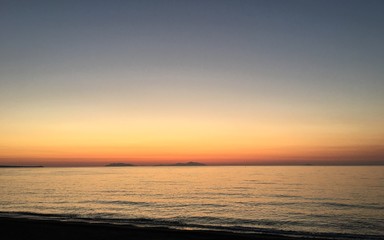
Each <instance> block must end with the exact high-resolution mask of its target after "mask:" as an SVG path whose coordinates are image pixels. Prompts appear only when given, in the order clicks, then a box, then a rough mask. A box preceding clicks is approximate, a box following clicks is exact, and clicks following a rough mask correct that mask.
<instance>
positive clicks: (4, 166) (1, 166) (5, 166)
mask: <svg viewBox="0 0 384 240" xmlns="http://www.w3.org/2000/svg"><path fill="white" fill-rule="evenodd" d="M42 167H44V166H10V165H0V168H42Z"/></svg>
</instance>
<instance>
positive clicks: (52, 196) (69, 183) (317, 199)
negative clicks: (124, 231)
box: [0, 166, 384, 238]
mask: <svg viewBox="0 0 384 240" xmlns="http://www.w3.org/2000/svg"><path fill="white" fill-rule="evenodd" d="M0 211H1V212H3V214H5V213H8V214H9V212H13V214H19V215H20V214H24V215H26V214H27V215H28V214H29V215H30V214H34V215H33V216H35V217H38V216H46V217H47V216H51V217H53V216H55V217H60V218H67V219H68V218H69V219H73V218H75V219H79V218H82V219H87V220H104V221H109V222H116V223H121V222H124V223H125V222H127V223H133V224H138V225H165V226H169V227H176V228H207V229H223V230H231V231H248V232H249V231H250V232H252V231H255V232H276V233H283V234H287V233H295V234H299V233H306V234H308V233H316V234H336V235H337V234H339V235H345V236H350V237H354V236H355V237H357V238H358V237H359V236H361V234H363V235H372V236H376V237H377V236H379V237H380V236H384V230H383V229H384V167H382V166H380V167H378V166H372V167H357V166H354V167H319V166H303V167H293V166H290V167H288V166H287V167H276V166H274V167H258V166H254V167H249V166H247V167H109V168H108V167H100V168H28V169H27V168H23V169H22V168H20V169H0ZM41 214H48V215H41Z"/></svg>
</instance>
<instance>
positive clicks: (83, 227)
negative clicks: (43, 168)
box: [0, 216, 327, 240]
mask: <svg viewBox="0 0 384 240" xmlns="http://www.w3.org/2000/svg"><path fill="white" fill-rule="evenodd" d="M0 225H1V226H2V233H1V235H2V236H3V237H4V239H40V240H44V239H63V240H64V239H65V240H68V239H71V240H74V239H92V240H99V239H123V238H124V239H130V240H136V239H137V240H138V239H152V240H231V239H236V240H256V239H267V240H268V239H269V240H300V239H314V238H313V236H312V237H311V236H308V237H290V236H282V235H272V234H255V233H233V232H225V231H211V230H177V229H171V228H165V227H137V226H133V225H117V224H110V223H97V222H95V223H87V222H80V221H60V220H40V219H30V218H12V217H3V216H1V217H0ZM315 239H327V238H315Z"/></svg>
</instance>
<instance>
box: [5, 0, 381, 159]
mask: <svg viewBox="0 0 384 240" xmlns="http://www.w3.org/2000/svg"><path fill="white" fill-rule="evenodd" d="M383 12H384V1H380V0H378V1H373V0H362V1H352V0H345V1H333V0H332V1H327V0H321V1H320V0H319V1H307V0H303V1H294V0H291V1H286V0H281V1H273V0H268V1H257V0H255V1H241V0H238V1H212V0H209V1H196V0H194V1H180V0H177V1H176V0H174V1H114V0H108V1H107V0H105V1H69V0H66V1H64V0H63V1H13V0H9V1H6V0H2V1H0V164H44V165H81V164H83V165H92V164H104V163H106V162H111V161H117V160H119V161H124V162H131V163H136V164H153V163H160V162H162V163H171V162H179V161H190V160H194V161H201V162H205V163H208V164H218V163H232V164H242V163H248V164H251V163H256V164H258V163H262V164H268V163H270V164H275V163H324V164H325V163H341V164H343V163H348V164H351V163H362V164H372V163H375V164H377V163H381V164H383V163H384V77H383V76H384V65H383V64H384V44H383V43H384V14H383Z"/></svg>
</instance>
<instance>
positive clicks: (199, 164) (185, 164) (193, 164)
mask: <svg viewBox="0 0 384 240" xmlns="http://www.w3.org/2000/svg"><path fill="white" fill-rule="evenodd" d="M155 166H180V167H187V166H206V165H205V164H204V163H199V162H187V163H174V164H158V165H155Z"/></svg>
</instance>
